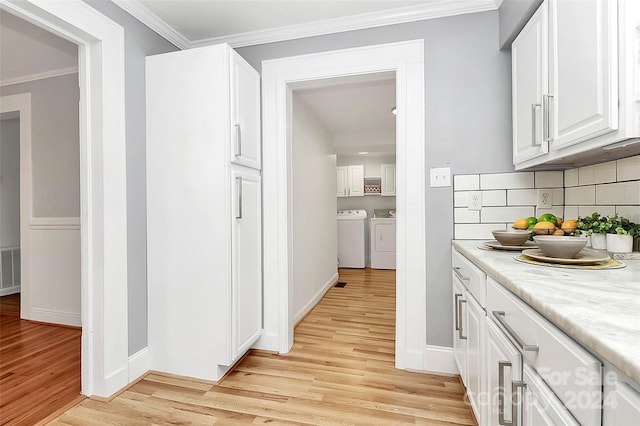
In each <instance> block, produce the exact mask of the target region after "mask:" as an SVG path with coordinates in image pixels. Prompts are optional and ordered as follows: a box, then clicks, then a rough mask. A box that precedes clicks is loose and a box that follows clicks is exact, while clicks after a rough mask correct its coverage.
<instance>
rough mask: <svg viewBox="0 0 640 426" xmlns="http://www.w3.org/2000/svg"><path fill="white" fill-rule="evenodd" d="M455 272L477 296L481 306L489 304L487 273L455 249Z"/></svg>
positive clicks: (453, 260)
mask: <svg viewBox="0 0 640 426" xmlns="http://www.w3.org/2000/svg"><path fill="white" fill-rule="evenodd" d="M451 263H452V264H453V272H454V274H455V275H456V276H457V277H458V278H459V279H460V281H462V283H463V284H464V286H465V287H466V288H467V290H469V293H471V294H472V295H473V297H475V299H476V300H477V301H478V303H480V306H482V307H483V308H486V306H487V274H485V273H484V272H483V271H482V270H480V268H478V267H477V266H476V265H474V264H473V263H472V262H471V261H470V260H469V259H467V258H466V257H464V256H463V255H462V254H460V253H459V252H458V251H457V250H456V249H453V256H452V262H451Z"/></svg>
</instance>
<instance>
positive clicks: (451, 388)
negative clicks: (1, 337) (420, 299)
mask: <svg viewBox="0 0 640 426" xmlns="http://www.w3.org/2000/svg"><path fill="white" fill-rule="evenodd" d="M339 272H340V279H339V281H340V282H346V283H347V284H346V285H345V286H344V287H342V288H340V287H332V288H331V289H330V290H329V291H328V292H327V294H326V295H325V297H324V298H323V299H322V300H321V301H320V303H319V304H318V305H317V306H316V307H315V308H314V309H313V310H312V311H311V313H310V314H309V315H307V317H306V318H304V319H303V320H302V321H301V322H300V324H299V325H298V327H297V328H296V331H295V343H294V346H293V348H292V350H291V351H290V352H289V353H288V354H285V355H278V354H274V353H268V352H264V351H252V352H250V353H249V355H248V356H246V357H245V358H244V359H243V360H242V361H240V363H239V364H238V366H237V367H236V369H235V370H234V371H233V372H231V373H230V374H229V375H228V376H227V377H225V378H224V379H223V380H222V381H220V382H219V383H218V384H212V383H203V382H202V381H196V380H187V379H183V378H176V377H167V376H164V375H161V374H155V373H150V374H148V375H147V376H146V377H145V378H144V379H142V380H141V381H139V382H138V383H136V384H134V385H132V386H131V387H130V388H129V389H128V390H126V391H125V392H123V393H121V394H120V395H118V396H117V397H116V398H114V399H113V400H112V401H110V402H108V403H104V402H99V401H95V400H90V399H89V400H86V401H84V402H82V403H81V404H79V405H78V406H76V407H74V408H72V409H71V410H69V411H68V412H66V413H65V414H63V415H62V416H60V417H59V418H58V419H57V420H55V421H54V422H53V423H52V424H59V425H65V424H69V425H71V424H83V425H90V424H104V423H111V424H122V425H125V424H136V425H140V424H166V423H172V424H175V423H190V424H209V425H210V424H224V425H230V424H248V423H253V424H262V423H268V422H273V423H274V424H314V425H336V424H357V425H383V424H420V425H445V424H446V425H473V424H474V421H473V419H472V416H471V410H470V409H469V407H468V406H467V405H466V404H465V402H464V397H463V392H464V389H463V387H462V385H461V384H460V382H459V380H458V378H457V377H442V376H434V375H429V374H418V373H410V372H406V371H402V370H396V369H395V368H394V367H393V366H394V344H395V342H394V336H395V271H383V270H372V269H365V270H361V269H341V270H340V271H339Z"/></svg>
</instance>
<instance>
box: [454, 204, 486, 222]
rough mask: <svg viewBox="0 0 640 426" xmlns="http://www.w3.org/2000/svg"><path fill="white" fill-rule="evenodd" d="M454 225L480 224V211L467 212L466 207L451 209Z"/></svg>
mask: <svg viewBox="0 0 640 426" xmlns="http://www.w3.org/2000/svg"><path fill="white" fill-rule="evenodd" d="M453 222H454V223H480V211H479V210H469V209H468V208H466V207H462V208H455V209H453Z"/></svg>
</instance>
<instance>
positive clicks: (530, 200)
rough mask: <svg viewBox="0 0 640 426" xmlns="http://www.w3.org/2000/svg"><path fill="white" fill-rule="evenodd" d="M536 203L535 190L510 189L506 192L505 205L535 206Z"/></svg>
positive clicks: (536, 192) (536, 195)
mask: <svg viewBox="0 0 640 426" xmlns="http://www.w3.org/2000/svg"><path fill="white" fill-rule="evenodd" d="M537 203H538V190H537V189H510V190H508V191H507V204H508V205H509V206H535V205H536V204H537Z"/></svg>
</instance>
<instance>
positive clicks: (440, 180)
mask: <svg viewBox="0 0 640 426" xmlns="http://www.w3.org/2000/svg"><path fill="white" fill-rule="evenodd" d="M431 186H432V187H434V186H451V167H434V168H432V169H431Z"/></svg>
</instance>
